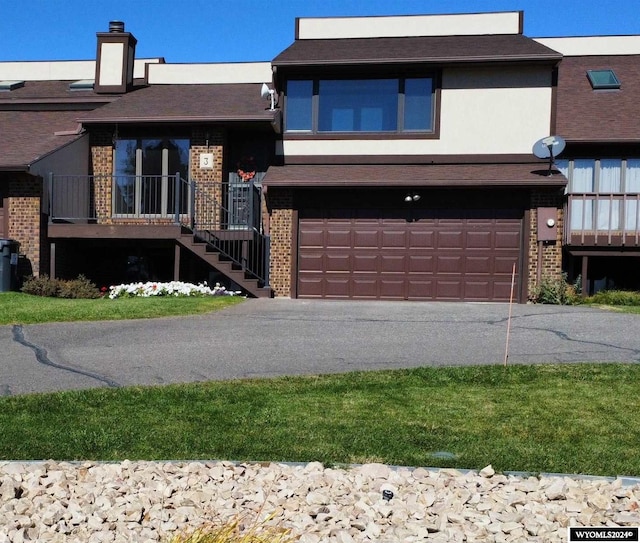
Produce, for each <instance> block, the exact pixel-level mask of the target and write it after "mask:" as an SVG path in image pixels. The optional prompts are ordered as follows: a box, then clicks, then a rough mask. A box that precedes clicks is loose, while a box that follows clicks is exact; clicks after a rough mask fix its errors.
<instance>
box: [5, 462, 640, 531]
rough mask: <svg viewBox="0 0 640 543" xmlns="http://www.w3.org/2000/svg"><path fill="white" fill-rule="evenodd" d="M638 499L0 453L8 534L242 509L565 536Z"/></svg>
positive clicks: (638, 520)
mask: <svg viewBox="0 0 640 543" xmlns="http://www.w3.org/2000/svg"><path fill="white" fill-rule="evenodd" d="M385 491H386V492H385ZM383 493H384V497H383ZM639 508H640V485H638V484H623V480H621V479H616V480H611V479H580V478H570V477H560V476H557V477H553V476H542V477H539V478H538V477H530V476H526V475H522V476H516V475H508V476H507V475H501V474H495V473H494V472H493V469H492V468H491V467H490V466H488V467H487V468H485V469H483V470H481V471H480V472H479V473H476V472H466V473H462V472H459V471H456V470H450V469H441V470H429V469H423V468H417V469H408V468H391V467H389V466H385V465H382V464H365V465H362V466H354V467H351V468H348V469H331V468H324V467H323V466H322V465H321V464H319V463H310V464H306V465H290V464H273V463H272V464H237V463H231V462H189V463H177V462H129V461H124V462H121V463H93V462H85V463H64V462H54V461H48V462H22V463H21V462H4V463H0V543H4V542H11V543H21V542H23V541H36V540H37V541H42V542H76V541H77V542H83V543H86V542H89V543H101V542H120V541H122V542H125V541H127V542H129V541H131V542H143V541H145V542H147V541H167V540H168V539H169V538H170V537H171V535H172V534H174V533H176V531H181V530H185V529H194V528H196V527H199V526H202V525H206V524H207V523H210V522H216V523H219V522H224V521H229V520H233V519H237V518H238V517H242V518H245V519H247V521H254V520H255V519H258V520H259V521H262V520H264V519H265V518H267V517H271V519H270V520H267V522H268V523H269V524H274V525H278V526H280V527H283V528H288V529H290V530H291V531H292V535H293V536H294V537H295V538H299V541H301V542H302V543H318V542H320V541H336V542H338V543H351V542H368V541H376V542H394V543H395V542H403V543H405V542H414V541H425V540H426V541H440V542H445V541H446V542H449V541H467V542H472V541H486V542H509V541H528V542H536V541H540V542H542V541H544V542H556V541H557V542H560V541H563V542H564V541H566V540H567V527H568V526H640V512H639Z"/></svg>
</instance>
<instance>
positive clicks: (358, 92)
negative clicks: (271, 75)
mask: <svg viewBox="0 0 640 543" xmlns="http://www.w3.org/2000/svg"><path fill="white" fill-rule="evenodd" d="M433 87H434V85H433V78H431V77H416V78H384V79H319V80H311V79H304V80H296V79H292V80H289V81H288V82H287V89H286V108H285V126H286V131H287V132H289V133H292V132H294V133H295V132H301V133H361V132H372V133H375V132H383V133H394V132H403V133H406V132H423V133H429V132H432V131H433V102H434V100H433V94H434V89H433Z"/></svg>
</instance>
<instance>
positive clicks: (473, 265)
mask: <svg viewBox="0 0 640 543" xmlns="http://www.w3.org/2000/svg"><path fill="white" fill-rule="evenodd" d="M418 213H420V212H418ZM309 215H311V216H309ZM313 215H314V214H313V213H308V212H307V213H304V214H303V213H301V218H300V221H299V228H298V241H299V245H298V291H297V292H298V297H300V298H353V299H391V300H397V299H400V300H405V299H409V300H412V299H415V300H477V301H505V300H507V301H508V300H509V295H510V290H511V275H512V267H513V264H514V263H516V270H519V268H520V259H521V245H522V243H521V238H522V211H512V210H501V209H480V210H478V209H476V210H457V211H454V210H441V211H432V212H430V213H428V212H422V215H419V216H413V217H411V218H410V219H409V220H407V218H406V212H402V211H398V212H395V213H394V212H393V211H386V212H384V213H383V214H378V215H377V216H371V217H362V216H357V215H358V214H357V213H356V212H353V211H342V210H334V211H332V212H331V213H330V216H326V215H327V214H326V213H324V214H323V215H325V216H313ZM380 215H382V216H380ZM516 273H518V271H517V272H516ZM517 281H518V276H517V275H516V292H517V285H518V282H517Z"/></svg>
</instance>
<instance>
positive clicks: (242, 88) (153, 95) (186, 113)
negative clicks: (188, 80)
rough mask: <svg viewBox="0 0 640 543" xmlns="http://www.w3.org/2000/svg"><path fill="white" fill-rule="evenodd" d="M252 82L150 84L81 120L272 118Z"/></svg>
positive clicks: (257, 86)
mask: <svg viewBox="0 0 640 543" xmlns="http://www.w3.org/2000/svg"><path fill="white" fill-rule="evenodd" d="M275 115H276V114H275V112H274V111H270V110H269V103H268V102H267V101H266V100H265V99H264V98H262V97H261V96H260V85H259V84H255V83H238V84H215V85H195V84H194V85H151V86H149V87H145V88H142V89H139V90H136V91H133V92H129V93H127V94H125V95H123V96H122V97H121V98H119V99H118V100H117V101H115V102H113V103H111V104H107V105H106V106H104V107H101V108H100V109H98V110H95V111H92V112H91V113H87V114H86V115H84V116H83V117H82V119H81V121H82V122H83V123H113V122H118V123H127V122H180V121H191V122H194V121H196V122H197V121H269V122H272V121H273V120H274V118H275Z"/></svg>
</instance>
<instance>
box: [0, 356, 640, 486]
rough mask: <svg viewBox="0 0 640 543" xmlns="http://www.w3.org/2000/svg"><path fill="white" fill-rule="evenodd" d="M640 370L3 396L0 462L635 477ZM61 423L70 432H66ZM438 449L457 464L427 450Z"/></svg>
mask: <svg viewBox="0 0 640 543" xmlns="http://www.w3.org/2000/svg"><path fill="white" fill-rule="evenodd" d="M639 387H640V365H633V364H601V365H600V364H584V365H582V364H580V365H578V364H576V365H569V364H566V365H540V366H509V367H507V368H504V367H502V366H483V367H466V368H460V367H458V368H420V369H412V370H398V371H382V372H371V373H348V374H341V375H327V376H316V377H290V378H276V379H267V380H246V381H232V382H210V383H200V384H188V385H172V386H165V387H133V388H123V389H107V388H101V389H93V390H86V391H72V392H61V393H55V394H40V395H25V396H17V397H5V398H0V458H2V459H14V460H15V459H48V458H53V459H60V460H63V459H65V460H80V459H83V460H84V459H89V460H91V459H95V460H123V459H126V458H128V459H132V460H133V459H148V460H158V459H231V460H255V461H266V460H270V461H300V462H307V461H313V460H319V461H321V462H324V463H325V464H330V465H334V464H338V465H339V464H345V463H347V464H348V463H364V462H371V461H375V462H384V463H388V464H398V465H411V466H441V467H460V468H474V469H480V468H482V467H484V466H485V465H487V464H492V465H493V466H494V467H495V468H496V469H497V470H503V471H504V470H525V471H531V472H541V471H551V472H569V473H588V474H594V475H616V474H625V475H634V474H635V475H638V474H640V416H639V415H638V413H640V397H639V396H638V394H637V391H638V388H639ZM60 428H64V429H65V430H64V432H60ZM438 451H447V452H450V453H453V454H455V455H456V457H455V458H454V459H442V458H437V457H436V456H433V453H436V452H438Z"/></svg>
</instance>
